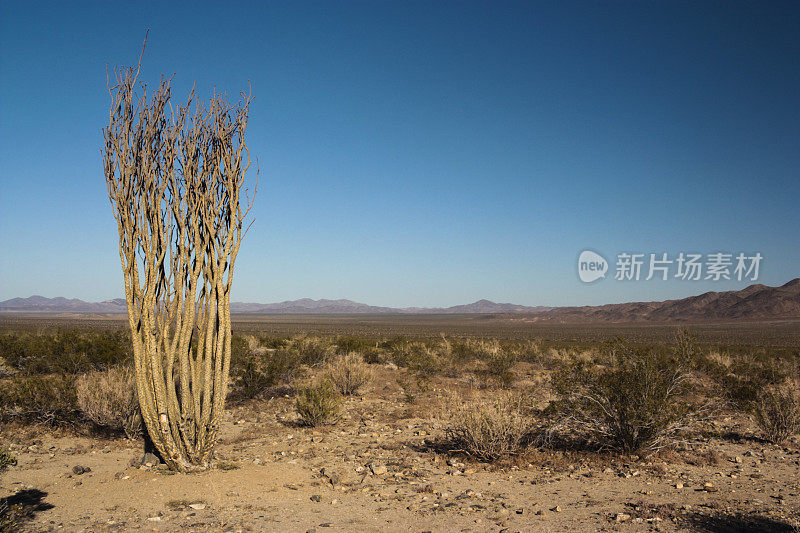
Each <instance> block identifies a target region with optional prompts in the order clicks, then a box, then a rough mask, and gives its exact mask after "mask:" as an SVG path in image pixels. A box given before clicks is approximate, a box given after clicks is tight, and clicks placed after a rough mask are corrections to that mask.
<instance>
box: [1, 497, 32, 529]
mask: <svg viewBox="0 0 800 533" xmlns="http://www.w3.org/2000/svg"><path fill="white" fill-rule="evenodd" d="M25 518H26V513H25V510H24V509H23V508H22V506H21V505H9V504H8V503H7V502H6V498H3V499H0V533H14V532H15V531H19V530H20V528H21V527H22V524H23V522H24V521H25Z"/></svg>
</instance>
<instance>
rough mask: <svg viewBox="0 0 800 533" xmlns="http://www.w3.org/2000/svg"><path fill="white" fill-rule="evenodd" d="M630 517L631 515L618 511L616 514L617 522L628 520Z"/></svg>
mask: <svg viewBox="0 0 800 533" xmlns="http://www.w3.org/2000/svg"><path fill="white" fill-rule="evenodd" d="M630 519H631V515H629V514H625V513H617V514H616V516H614V520H616V521H617V522H625V521H626V520H630Z"/></svg>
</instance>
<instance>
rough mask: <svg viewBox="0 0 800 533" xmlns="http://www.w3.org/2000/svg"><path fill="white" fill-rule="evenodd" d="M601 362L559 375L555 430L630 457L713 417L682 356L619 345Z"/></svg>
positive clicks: (570, 366) (583, 363)
mask: <svg viewBox="0 0 800 533" xmlns="http://www.w3.org/2000/svg"><path fill="white" fill-rule="evenodd" d="M599 363H600V364H591V363H588V362H586V361H581V362H579V363H572V364H569V363H565V364H563V365H562V367H561V368H560V369H559V371H557V372H556V375H555V376H554V378H553V388H554V392H555V393H556V396H557V399H556V401H554V402H553V403H552V404H551V406H550V411H551V413H553V414H554V415H555V422H556V423H555V426H554V428H553V430H555V431H557V430H568V431H571V432H573V433H577V434H578V435H580V436H582V437H583V438H587V439H589V440H594V441H596V442H598V443H599V444H600V445H601V446H602V447H606V448H610V449H614V450H617V451H620V452H624V453H634V452H644V453H648V452H652V451H655V450H658V449H660V448H663V447H664V446H666V445H668V444H669V443H670V442H671V441H672V440H673V439H674V438H675V437H676V436H677V434H678V433H680V432H681V431H683V430H687V429H689V428H690V427H691V426H692V425H694V424H695V423H696V422H698V421H699V420H700V419H702V418H703V417H704V416H705V415H706V414H707V413H708V411H707V408H706V407H705V406H697V405H696V404H694V403H693V402H692V398H691V397H692V396H693V394H694V393H695V392H696V390H695V388H694V383H693V380H692V376H691V374H690V373H689V371H688V370H687V365H688V362H687V361H686V360H684V359H682V358H681V357H679V356H676V355H673V354H671V353H667V352H655V351H653V350H651V349H648V348H643V347H633V346H630V345H629V344H627V343H624V342H616V343H614V344H613V345H610V346H608V347H607V348H606V349H605V351H604V353H603V354H601V358H600V361H599Z"/></svg>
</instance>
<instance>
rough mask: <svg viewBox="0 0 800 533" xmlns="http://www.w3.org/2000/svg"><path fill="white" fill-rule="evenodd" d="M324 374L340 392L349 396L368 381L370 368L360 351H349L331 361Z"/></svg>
mask: <svg viewBox="0 0 800 533" xmlns="http://www.w3.org/2000/svg"><path fill="white" fill-rule="evenodd" d="M325 375H326V377H327V378H328V379H329V380H330V381H331V383H333V385H334V386H335V387H336V389H337V390H338V391H339V392H340V393H341V394H343V395H345V396H350V395H351V394H356V393H357V392H358V390H359V389H360V388H361V387H363V386H364V385H366V384H367V383H369V382H370V380H371V379H372V370H371V369H370V368H369V366H368V365H367V364H366V363H364V358H363V356H362V355H361V354H360V353H357V352H350V353H347V354H344V355H340V356H339V357H337V358H336V359H334V360H333V361H331V362H330V363H329V364H328V368H327V371H326V373H325Z"/></svg>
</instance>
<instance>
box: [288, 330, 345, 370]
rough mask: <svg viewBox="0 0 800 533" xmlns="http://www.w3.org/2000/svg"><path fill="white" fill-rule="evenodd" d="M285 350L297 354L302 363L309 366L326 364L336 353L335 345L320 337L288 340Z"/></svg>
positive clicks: (301, 336)
mask: <svg viewBox="0 0 800 533" xmlns="http://www.w3.org/2000/svg"><path fill="white" fill-rule="evenodd" d="M284 349H285V350H287V351H290V352H295V353H297V355H298V357H299V358H300V362H301V363H303V364H305V365H308V366H320V365H323V364H325V363H326V362H327V361H328V360H330V359H331V357H333V355H334V354H335V353H336V350H335V349H334V347H333V345H331V343H330V342H329V341H328V340H325V339H320V338H319V337H310V336H307V335H299V336H295V337H292V338H290V339H288V340H287V341H286V342H285V343H284Z"/></svg>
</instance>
